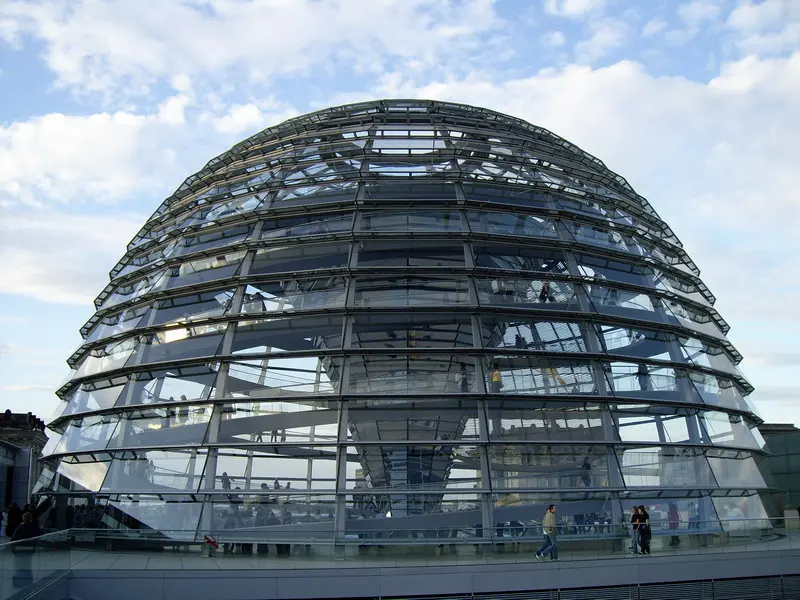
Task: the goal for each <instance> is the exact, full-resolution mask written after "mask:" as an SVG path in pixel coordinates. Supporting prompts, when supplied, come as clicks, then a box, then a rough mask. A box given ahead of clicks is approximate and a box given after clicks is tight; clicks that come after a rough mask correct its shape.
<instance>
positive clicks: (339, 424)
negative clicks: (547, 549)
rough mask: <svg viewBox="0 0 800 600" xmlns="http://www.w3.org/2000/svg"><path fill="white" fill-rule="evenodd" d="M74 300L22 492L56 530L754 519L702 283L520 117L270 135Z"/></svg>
mask: <svg viewBox="0 0 800 600" xmlns="http://www.w3.org/2000/svg"><path fill="white" fill-rule="evenodd" d="M95 304H96V309H97V312H96V313H95V315H94V316H93V317H92V318H91V319H90V320H89V322H88V323H86V325H85V326H84V327H83V328H82V329H81V333H82V335H83V337H84V343H83V344H82V345H81V347H80V348H79V349H78V350H77V351H76V352H75V353H74V354H73V355H72V356H71V357H70V359H69V364H70V365H71V367H72V368H73V369H74V372H73V374H72V376H71V378H70V379H69V381H68V382H67V383H66V384H64V386H63V387H62V388H61V389H60V390H59V392H58V394H59V396H60V397H61V398H62V399H63V401H64V410H63V413H62V414H61V416H60V417H58V418H57V419H56V420H55V421H53V422H52V423H51V424H50V428H51V429H52V430H53V431H55V432H57V435H55V436H54V438H53V439H52V440H51V442H50V443H49V444H48V447H47V448H46V450H45V454H46V456H47V459H48V461H49V464H50V467H49V468H48V469H47V470H46V471H45V473H44V474H43V475H42V478H41V480H40V481H39V484H38V486H37V490H36V492H37V493H38V494H39V496H40V497H41V501H42V502H44V503H47V506H48V507H49V513H48V514H49V517H48V520H49V522H50V523H51V524H53V525H54V526H71V527H84V526H85V527H110V528H137V529H152V530H155V531H157V532H160V534H163V535H165V536H168V537H171V538H176V539H195V538H197V537H200V538H202V535H203V533H204V532H206V531H211V530H214V529H219V528H223V527H224V528H228V529H234V528H235V529H241V530H245V529H246V530H248V531H250V532H251V533H252V532H263V534H264V537H265V538H267V537H268V536H269V532H270V531H275V530H276V529H275V528H278V527H279V528H280V530H281V531H282V532H283V534H284V535H286V534H287V533H289V532H293V531H296V532H297V533H298V535H302V534H303V532H306V533H307V532H309V531H314V532H315V535H317V536H319V535H328V536H330V537H331V538H332V539H346V538H347V537H348V536H351V537H352V536H360V538H361V539H362V540H366V539H372V540H377V541H379V542H381V543H383V542H385V541H386V540H387V539H388V538H390V537H391V538H394V539H401V540H402V539H414V540H420V541H423V542H424V541H426V540H430V541H431V542H434V543H435V542H436V540H437V539H438V537H440V536H441V535H445V536H460V537H463V536H474V537H480V536H482V535H485V532H487V531H491V532H492V533H493V535H496V534H498V533H502V532H503V531H505V530H508V529H509V528H510V527H512V526H514V527H521V526H523V524H525V523H527V522H530V521H532V520H535V519H538V518H540V516H541V513H542V511H543V510H544V506H546V505H548V504H550V503H559V504H560V505H561V510H560V513H559V514H560V518H561V519H562V521H563V523H562V525H563V527H565V528H567V530H568V531H570V530H571V531H575V532H580V531H582V530H583V528H584V526H585V525H588V524H589V523H592V524H596V523H600V524H604V525H610V524H612V523H613V524H617V523H619V521H620V520H621V519H624V518H625V517H624V516H623V514H624V511H626V510H627V509H628V508H629V507H630V506H631V505H633V504H637V505H638V504H646V505H648V506H649V507H650V512H651V515H653V518H654V519H656V518H659V515H660V516H661V517H660V518H663V519H665V520H666V519H667V518H668V517H667V515H668V513H670V512H673V513H674V512H675V511H677V513H678V515H679V518H680V520H681V522H682V525H681V527H682V528H692V527H697V528H699V527H701V526H702V527H703V528H704V529H705V528H710V529H721V528H723V527H728V526H729V525H728V523H729V521H727V519H730V518H735V517H736V516H737V515H741V516H742V517H747V518H750V519H752V518H754V517H756V518H761V517H765V516H767V510H766V509H765V501H766V495H765V494H764V493H763V492H764V491H765V490H767V489H768V488H769V483H768V481H766V480H765V477H766V475H767V474H766V472H765V471H764V469H763V468H762V465H761V456H762V453H763V450H762V449H763V440H762V439H761V437H760V435H759V434H758V431H757V429H756V428H755V423H757V422H759V418H758V416H757V414H756V411H755V410H754V409H753V407H752V406H751V405H750V404H749V403H748V401H747V399H746V395H747V394H748V393H749V392H750V391H751V386H750V384H749V383H748V382H747V381H746V379H745V378H744V377H743V376H742V374H741V373H740V371H739V370H738V368H737V366H736V365H737V363H738V362H739V361H740V360H741V357H740V355H739V354H738V352H737V351H736V350H735V349H734V348H733V346H732V345H731V344H730V343H729V342H728V340H727V339H726V337H725V334H726V333H727V331H728V326H727V324H726V323H725V321H724V320H723V319H722V318H721V317H720V316H719V315H718V314H717V312H716V311H715V309H714V308H713V305H714V297H713V295H712V294H711V293H710V292H709V290H708V289H707V288H706V286H705V285H704V284H703V282H702V281H701V280H700V278H699V270H698V269H697V267H696V266H695V264H694V263H693V262H692V261H691V259H690V258H689V257H688V256H687V255H686V252H685V251H684V250H683V248H682V245H681V243H680V242H679V240H678V239H677V238H676V237H675V235H674V234H673V232H672V231H671V230H670V228H669V227H668V226H667V225H666V224H665V223H664V222H663V221H662V220H661V219H660V218H659V216H658V214H657V213H656V212H655V210H653V208H652V207H651V206H650V204H649V203H648V202H647V201H646V200H645V199H644V198H643V197H641V196H639V195H638V194H636V193H635V192H634V191H633V189H632V188H631V186H630V185H628V183H627V182H626V181H625V180H624V179H623V178H622V177H620V176H618V175H616V174H614V173H612V172H611V171H610V170H608V169H607V168H606V167H605V165H604V164H603V163H602V162H601V161H600V160H598V159H597V158H595V157H593V156H591V155H589V154H587V153H586V152H583V151H582V150H580V149H578V148H577V147H575V146H574V145H572V144H571V143H569V142H567V141H566V140H564V139H562V138H560V137H558V136H556V135H554V134H553V133H551V132H549V131H547V130H545V129H542V128H540V127H535V126H532V125H530V124H528V123H526V122H524V121H521V120H519V119H515V118H512V117H509V116H506V115H503V114H499V113H496V112H493V111H490V110H485V109H481V108H475V107H471V106H466V105H459V104H449V103H443V102H434V101H419V100H385V101H376V102H368V103H362V104H355V105H349V106H342V107H337V108H331V109H327V110H323V111H319V112H315V113H312V114H309V115H305V116H301V117H298V118H295V119H291V120H289V121H286V122H285V123H282V124H280V125H278V126H276V127H273V128H270V129H266V130H264V131H263V132H261V133H258V134H256V135H254V136H252V137H250V138H248V139H246V140H244V141H243V142H241V143H239V144H237V145H236V146H234V147H233V148H232V149H231V150H229V151H228V152H226V153H224V154H222V155H220V156H219V157H217V158H215V159H213V160H212V161H210V162H209V163H208V164H207V165H206V166H205V167H204V168H203V169H201V170H200V171H199V172H198V173H197V174H195V175H193V176H191V177H189V178H188V179H187V180H186V181H185V182H184V183H183V184H182V185H181V186H180V188H178V190H177V191H176V192H175V193H174V194H173V195H172V196H170V197H169V198H167V199H166V200H165V201H164V202H163V203H162V204H161V206H160V207H159V208H158V209H157V210H156V212H155V213H154V214H153V216H152V217H151V218H150V219H149V220H148V221H147V223H146V224H145V225H144V227H143V228H142V229H141V231H140V232H139V233H138V234H137V235H136V237H135V238H134V240H133V241H132V242H131V243H130V244H129V245H128V248H127V251H126V253H125V255H124V256H123V258H122V259H121V260H120V261H119V263H118V264H117V265H116V266H115V267H114V269H113V270H112V271H111V280H110V283H109V284H108V285H107V286H106V288H105V289H104V290H103V291H102V293H101V294H100V295H99V296H98V298H97V300H96V301H95ZM701 524H702V525H701ZM512 528H513V527H512ZM365 532H372V533H365ZM442 532H445V533H444V534H443V533H442Z"/></svg>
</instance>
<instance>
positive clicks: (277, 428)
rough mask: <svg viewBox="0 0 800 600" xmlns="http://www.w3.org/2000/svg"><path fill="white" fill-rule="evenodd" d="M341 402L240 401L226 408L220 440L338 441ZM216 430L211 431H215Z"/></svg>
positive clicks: (255, 441) (217, 440)
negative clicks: (339, 405) (337, 432)
mask: <svg viewBox="0 0 800 600" xmlns="http://www.w3.org/2000/svg"><path fill="white" fill-rule="evenodd" d="M338 408H339V407H338V405H337V404H335V403H334V404H331V405H330V406H329V405H328V402H327V401H325V402H322V401H320V402H316V403H315V402H313V401H303V402H290V401H283V402H281V401H274V402H237V403H235V404H225V405H223V407H222V421H221V423H220V429H219V434H218V436H217V439H216V442H217V443H226V444H237V445H238V444H242V443H243V442H244V443H248V444H262V443H267V442H269V443H278V442H280V443H287V442H288V443H294V444H297V443H312V442H315V441H316V442H320V443H321V442H334V443H335V442H336V440H337V436H336V431H337V423H338V420H339V419H338V415H339V412H338ZM212 433H213V432H211V431H210V432H209V434H212Z"/></svg>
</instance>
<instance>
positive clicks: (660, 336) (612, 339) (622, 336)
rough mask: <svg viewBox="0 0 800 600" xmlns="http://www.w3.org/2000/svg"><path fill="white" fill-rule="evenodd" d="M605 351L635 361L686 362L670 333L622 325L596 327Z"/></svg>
mask: <svg viewBox="0 0 800 600" xmlns="http://www.w3.org/2000/svg"><path fill="white" fill-rule="evenodd" d="M595 327H596V331H597V334H598V336H599V337H600V339H601V340H602V342H603V347H604V348H605V351H606V352H607V353H609V354H617V355H622V356H626V357H629V358H636V359H656V360H663V361H672V362H688V360H685V359H684V357H683V354H682V353H681V351H680V348H679V346H678V342H677V339H676V337H675V336H674V335H673V334H671V333H664V332H660V331H652V330H649V329H633V328H629V327H625V326H624V325H604V324H600V325H596V326H595Z"/></svg>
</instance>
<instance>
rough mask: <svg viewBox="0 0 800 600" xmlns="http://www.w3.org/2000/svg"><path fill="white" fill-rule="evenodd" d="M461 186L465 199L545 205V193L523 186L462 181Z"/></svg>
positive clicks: (523, 204) (522, 204) (505, 203)
mask: <svg viewBox="0 0 800 600" xmlns="http://www.w3.org/2000/svg"><path fill="white" fill-rule="evenodd" d="M461 188H462V189H463V190H464V196H465V197H466V199H467V200H480V201H483V202H497V203H499V204H504V205H508V204H517V205H521V206H538V207H545V206H546V205H547V201H546V200H545V195H544V194H542V193H540V192H533V191H531V190H529V189H525V188H524V187H505V186H500V185H481V184H479V183H467V182H465V183H463V184H462V186H461Z"/></svg>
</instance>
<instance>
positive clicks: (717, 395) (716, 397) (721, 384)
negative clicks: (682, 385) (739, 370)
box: [689, 371, 750, 412]
mask: <svg viewBox="0 0 800 600" xmlns="http://www.w3.org/2000/svg"><path fill="white" fill-rule="evenodd" d="M689 378H690V380H691V382H692V384H693V385H694V387H695V389H696V390H697V392H698V393H699V394H700V396H701V397H702V399H703V401H704V402H705V403H706V404H709V405H711V406H721V407H723V408H729V409H732V410H742V411H748V412H749V410H750V409H749V407H748V405H747V403H746V402H745V400H744V398H743V397H742V393H741V391H740V390H739V388H738V387H737V385H736V384H735V383H733V382H732V381H731V380H729V379H723V378H722V377H716V376H714V375H709V374H708V373H697V372H695V371H690V372H689Z"/></svg>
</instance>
